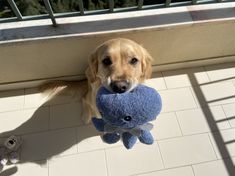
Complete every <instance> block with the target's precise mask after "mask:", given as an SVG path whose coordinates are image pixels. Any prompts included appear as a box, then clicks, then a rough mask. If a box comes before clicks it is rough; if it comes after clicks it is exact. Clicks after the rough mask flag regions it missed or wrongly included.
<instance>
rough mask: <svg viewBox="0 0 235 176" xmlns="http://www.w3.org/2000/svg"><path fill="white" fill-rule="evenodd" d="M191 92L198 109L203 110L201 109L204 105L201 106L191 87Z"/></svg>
mask: <svg viewBox="0 0 235 176" xmlns="http://www.w3.org/2000/svg"><path fill="white" fill-rule="evenodd" d="M189 90H190V92H191V95H192V97H193V100H194V103H195V104H196V108H201V107H203V105H200V103H199V100H198V99H197V97H196V96H195V95H196V93H195V92H194V91H193V88H192V87H190V88H189ZM194 109H195V108H194Z"/></svg>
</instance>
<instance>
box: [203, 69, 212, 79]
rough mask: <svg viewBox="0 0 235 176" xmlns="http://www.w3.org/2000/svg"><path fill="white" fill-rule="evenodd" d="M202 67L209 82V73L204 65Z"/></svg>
mask: <svg viewBox="0 0 235 176" xmlns="http://www.w3.org/2000/svg"><path fill="white" fill-rule="evenodd" d="M202 68H203V70H204V71H205V73H206V75H207V77H208V79H209V82H211V81H212V80H211V78H210V75H209V74H208V70H207V68H206V66H202Z"/></svg>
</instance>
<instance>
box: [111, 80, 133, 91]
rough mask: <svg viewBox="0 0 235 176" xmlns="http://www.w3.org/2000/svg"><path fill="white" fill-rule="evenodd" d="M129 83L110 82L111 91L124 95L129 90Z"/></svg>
mask: <svg viewBox="0 0 235 176" xmlns="http://www.w3.org/2000/svg"><path fill="white" fill-rule="evenodd" d="M129 86H130V83H128V82H127V81H112V82H111V84H110V87H111V89H112V90H113V91H114V92H116V93H124V92H126V91H127V90H128V89H129Z"/></svg>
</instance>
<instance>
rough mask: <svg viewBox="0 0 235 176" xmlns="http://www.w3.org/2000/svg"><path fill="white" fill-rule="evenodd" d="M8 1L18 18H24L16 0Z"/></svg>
mask: <svg viewBox="0 0 235 176" xmlns="http://www.w3.org/2000/svg"><path fill="white" fill-rule="evenodd" d="M7 1H8V3H9V4H10V6H11V8H12V10H13V12H14V14H15V15H16V17H17V19H18V20H23V17H22V15H21V13H20V11H19V9H18V7H17V5H16V3H15V1H14V0H7Z"/></svg>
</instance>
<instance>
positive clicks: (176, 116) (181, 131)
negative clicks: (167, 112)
mask: <svg viewBox="0 0 235 176" xmlns="http://www.w3.org/2000/svg"><path fill="white" fill-rule="evenodd" d="M174 114H175V118H176V121H177V124H178V125H179V128H180V133H181V136H184V134H183V130H182V128H181V125H180V122H179V119H178V115H177V112H176V111H175V112H174Z"/></svg>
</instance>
